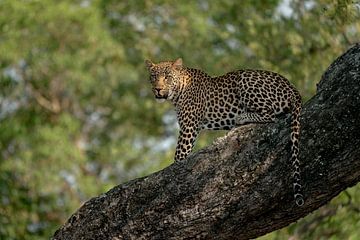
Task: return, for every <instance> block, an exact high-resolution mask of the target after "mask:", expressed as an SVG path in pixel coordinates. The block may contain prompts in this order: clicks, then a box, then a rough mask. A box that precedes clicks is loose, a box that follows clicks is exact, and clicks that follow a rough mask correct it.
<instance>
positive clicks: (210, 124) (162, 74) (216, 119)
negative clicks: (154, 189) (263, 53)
mask: <svg viewBox="0 0 360 240" xmlns="http://www.w3.org/2000/svg"><path fill="white" fill-rule="evenodd" d="M145 65H146V68H147V70H148V72H149V75H150V84H151V89H152V92H153V94H154V96H155V98H156V99H157V100H158V101H160V102H163V101H165V100H168V101H170V102H171V103H172V104H173V105H174V107H175V111H176V115H177V120H178V124H179V127H180V132H179V137H178V140H177V146H176V151H175V161H183V160H184V159H186V157H187V156H188V155H189V153H190V152H191V151H192V149H193V146H194V142H195V140H196V138H197V136H198V134H199V132H200V131H201V130H204V129H208V130H230V129H232V128H235V127H239V126H242V125H246V124H250V123H255V124H258V123H271V122H274V121H275V120H276V118H277V117H278V116H279V115H281V114H283V113H285V114H286V113H290V112H291V116H292V117H291V119H292V120H291V135H290V139H291V163H292V167H293V173H292V177H293V195H294V196H293V197H294V199H295V203H296V204H297V205H298V206H302V205H303V204H304V197H303V194H302V186H301V175H300V161H299V157H298V155H299V136H300V112H301V108H302V103H301V102H302V99H301V95H300V93H299V91H298V90H297V89H296V88H295V87H294V85H292V84H291V83H290V81H289V80H288V79H287V78H285V77H284V76H282V75H280V74H278V73H275V72H272V71H268V70H254V69H242V70H235V71H232V72H228V73H226V74H224V75H221V76H214V77H212V76H210V75H209V74H207V73H206V72H205V71H203V70H200V69H196V68H190V67H186V66H185V65H184V64H183V61H182V58H178V59H176V60H174V61H173V60H171V61H162V62H159V63H153V62H152V61H151V60H145Z"/></svg>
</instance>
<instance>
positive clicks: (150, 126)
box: [0, 0, 360, 239]
mask: <svg viewBox="0 0 360 240" xmlns="http://www.w3.org/2000/svg"><path fill="white" fill-rule="evenodd" d="M359 8H360V6H359V3H356V2H354V1H350V0H346V1H335V0H319V1H310V0H307V1H278V0H271V1H249V0H246V1H234V0H224V1H209V0H197V1H178V2H173V1H171V2H170V1H165V0H149V1H115V0H93V1H90V0H82V1H78V0H77V1H70V0H63V1H46V0H42V1H39V0H26V1H25V0H18V1H13V0H2V1H0V12H1V14H0V132H1V134H0V239H48V237H49V236H50V235H52V233H53V232H54V231H55V229H56V228H57V227H59V225H60V224H62V223H63V222H64V221H65V220H66V218H67V217H69V216H70V214H71V213H72V212H73V211H75V210H76V209H77V208H78V207H79V206H80V205H81V204H82V203H83V202H84V201H86V200H87V199H88V198H90V197H92V196H95V195H98V194H100V193H102V192H104V191H106V190H108V189H109V188H111V187H112V186H114V185H116V184H119V183H121V182H124V181H127V180H129V179H132V178H135V177H139V176H142V175H145V174H149V173H151V172H154V171H157V170H159V169H161V168H163V167H165V166H167V165H168V164H170V163H171V161H172V158H173V152H174V148H175V142H176V139H175V136H176V134H177V129H176V119H175V115H174V112H173V110H172V108H171V106H170V105H169V104H162V105H159V104H157V103H156V102H155V101H154V99H153V96H152V94H151V91H150V86H149V84H148V83H147V80H146V79H147V73H146V70H145V68H144V64H143V62H144V60H145V59H147V58H150V59H152V60H154V61H160V60H165V59H175V58H177V57H183V58H184V61H185V64H186V65H188V66H192V67H198V68H202V69H204V70H206V71H207V72H209V73H211V74H215V75H220V74H223V73H225V72H227V71H230V70H233V69H237V68H265V69H269V70H273V71H277V72H280V73H282V74H283V75H285V76H287V77H288V78H289V79H291V81H292V82H293V83H294V84H295V85H297V87H298V88H299V89H300V91H301V93H302V95H303V97H304V100H306V99H308V98H310V97H311V96H312V95H313V94H314V92H315V88H316V82H317V81H318V80H319V79H320V77H321V74H322V73H323V72H324V70H325V69H326V68H327V66H328V65H329V64H330V63H331V62H332V61H333V60H334V59H335V58H336V57H337V56H338V55H339V54H341V53H342V52H343V51H344V50H345V49H347V48H348V47H349V46H350V45H351V44H352V43H355V41H357V40H358V39H359V37H360V36H359V35H360V34H359V32H360V31H359V30H360V22H359V20H358V19H360V18H359V17H360V14H359ZM221 134H223V132H221V133H209V132H207V133H205V134H202V135H201V137H200V139H199V140H198V144H197V148H199V147H201V146H204V145H207V144H209V142H210V141H211V139H214V137H216V136H219V135H221ZM358 189H359V187H354V188H352V189H350V190H348V192H347V193H343V194H341V195H340V196H339V197H338V198H337V199H335V200H334V201H332V203H330V204H329V205H327V206H326V207H324V208H323V209H320V210H319V211H317V212H316V213H314V214H313V215H311V216H309V217H307V218H305V219H303V220H301V221H300V222H299V223H298V224H295V225H292V226H290V227H289V228H285V229H282V230H280V231H277V232H275V233H273V234H271V235H268V236H265V237H264V238H265V239H285V238H289V237H291V236H295V237H298V238H299V239H314V238H316V239H328V238H331V239H346V238H348V239H355V238H356V230H357V229H359V227H360V226H359V222H360V221H359V217H358V216H359V214H358V213H359V209H358V208H357V207H355V206H359V203H360V199H359V196H360V193H359V190H358ZM349 199H351V201H350V200H349ZM324 209H325V210H324ZM324 212H325V213H324ZM329 212H330V213H329ZM304 229H305V230H304ZM307 229H311V231H308V230H307ZM329 229H333V230H332V231H329Z"/></svg>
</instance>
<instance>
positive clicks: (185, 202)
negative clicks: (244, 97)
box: [53, 44, 360, 240]
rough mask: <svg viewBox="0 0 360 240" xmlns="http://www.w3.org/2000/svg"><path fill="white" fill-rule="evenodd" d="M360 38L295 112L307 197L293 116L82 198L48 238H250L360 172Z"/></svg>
mask: <svg viewBox="0 0 360 240" xmlns="http://www.w3.org/2000/svg"><path fill="white" fill-rule="evenodd" d="M359 122H360V44H357V45H355V46H353V47H352V48H350V49H349V50H348V51H347V52H346V53H345V54H344V55H342V56H341V57H339V58H338V59H337V60H335V62H334V63H333V64H332V65H331V66H330V67H329V68H328V70H327V71H326V72H325V74H324V75H323V77H322V79H321V81H320V83H319V84H318V91H317V94H316V95H315V96H314V97H313V98H312V99H311V100H310V101H308V102H307V103H306V104H305V105H304V107H303V111H302V113H301V125H302V128H301V131H302V132H301V135H300V138H301V139H300V161H301V166H302V178H303V187H304V196H305V204H304V206H302V207H297V206H296V205H295V202H294V200H293V192H292V179H291V172H292V166H291V163H290V162H289V159H290V116H284V117H282V118H280V119H279V120H278V121H277V122H275V123H271V124H266V125H247V126H243V127H240V128H237V129H234V130H232V131H230V132H229V133H228V134H227V135H226V136H225V137H223V138H221V139H218V140H217V141H216V142H215V143H213V144H212V145H211V146H209V147H207V148H205V149H202V150H200V151H198V152H195V153H193V154H191V155H190V156H189V157H188V158H187V160H186V161H184V162H181V163H174V164H172V165H170V166H168V167H167V168H165V169H163V170H161V171H159V172H156V173H154V174H151V175H149V176H146V177H143V178H139V179H135V180H132V181H130V182H127V183H125V184H121V185H119V186H116V187H114V188H113V189H112V190H110V191H109V192H107V193H105V194H103V195H101V196H98V197H95V198H92V199H90V200H89V201H88V202H86V203H85V204H84V205H83V206H82V207H81V208H80V209H79V210H78V211H77V212H76V213H74V214H73V215H72V216H71V217H70V219H69V220H68V221H67V222H66V223H65V224H64V225H63V226H62V227H61V228H60V229H59V230H58V231H56V233H55V235H54V237H53V239H57V240H60V239H64V240H65V239H66V240H70V239H77V240H79V239H113V240H117V239H248V238H255V237H258V236H261V235H264V234H266V233H269V232H272V231H274V230H276V229H279V228H282V227H284V226H286V225H288V224H290V223H292V222H294V221H296V220H298V219H300V218H302V217H304V216H306V215H307V214H309V213H311V212H312V211H314V210H315V209H317V208H319V207H320V206H322V205H324V204H326V203H328V202H329V201H330V200H331V199H332V198H333V197H335V196H336V195H338V194H339V193H340V192H341V191H343V190H344V189H346V188H347V187H350V186H353V185H355V184H356V183H357V182H359V181H360V147H359V146H360V123H359Z"/></svg>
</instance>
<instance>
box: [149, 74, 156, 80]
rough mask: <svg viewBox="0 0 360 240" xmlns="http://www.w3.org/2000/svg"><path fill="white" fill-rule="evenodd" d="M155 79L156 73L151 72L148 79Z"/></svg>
mask: <svg viewBox="0 0 360 240" xmlns="http://www.w3.org/2000/svg"><path fill="white" fill-rule="evenodd" d="M155 80H156V74H155V73H152V74H150V81H155Z"/></svg>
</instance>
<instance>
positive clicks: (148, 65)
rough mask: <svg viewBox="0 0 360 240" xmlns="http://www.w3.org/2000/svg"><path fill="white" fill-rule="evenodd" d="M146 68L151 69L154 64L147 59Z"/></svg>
mask: <svg viewBox="0 0 360 240" xmlns="http://www.w3.org/2000/svg"><path fill="white" fill-rule="evenodd" d="M145 65H146V68H147V69H148V70H149V71H150V70H151V68H152V67H153V66H154V64H153V63H152V62H151V61H150V60H145Z"/></svg>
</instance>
